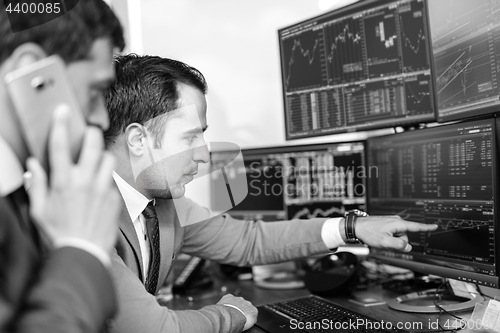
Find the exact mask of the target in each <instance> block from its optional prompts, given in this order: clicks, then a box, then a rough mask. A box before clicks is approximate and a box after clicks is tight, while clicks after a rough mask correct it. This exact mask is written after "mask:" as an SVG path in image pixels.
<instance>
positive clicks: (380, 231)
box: [105, 55, 436, 333]
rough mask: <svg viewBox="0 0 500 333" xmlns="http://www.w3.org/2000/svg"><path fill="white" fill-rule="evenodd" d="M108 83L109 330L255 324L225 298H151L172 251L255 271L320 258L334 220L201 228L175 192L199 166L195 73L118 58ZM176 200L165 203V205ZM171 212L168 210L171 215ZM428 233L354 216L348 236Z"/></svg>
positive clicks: (400, 240) (248, 308) (201, 85)
mask: <svg viewBox="0 0 500 333" xmlns="http://www.w3.org/2000/svg"><path fill="white" fill-rule="evenodd" d="M115 65H116V66H115V68H116V81H115V83H114V84H113V85H112V86H111V87H110V89H108V90H107V92H106V94H105V96H106V103H107V104H106V105H107V108H108V112H109V114H110V128H109V130H108V131H107V132H105V140H106V148H107V149H108V150H109V151H110V152H112V153H113V154H114V155H115V157H116V158H117V166H116V169H115V171H116V174H115V175H114V178H115V181H116V184H117V186H118V188H119V190H120V193H121V194H122V197H123V199H124V203H125V207H126V209H124V211H123V212H122V215H121V221H120V229H121V234H120V236H119V239H118V243H117V255H116V256H114V257H113V273H114V276H115V280H116V283H117V290H118V299H119V302H120V304H121V305H122V306H121V308H120V310H119V313H118V315H117V318H116V324H115V327H114V329H115V331H116V332H130V333H132V332H138V331H141V332H148V333H153V332H154V333H157V332H176V333H177V332H183V333H191V332H192V333H195V332H239V331H241V330H245V329H248V328H250V327H251V326H252V325H253V324H254V323H255V321H256V315H257V311H256V309H255V307H253V305H252V304H250V303H249V302H247V301H246V300H244V299H242V298H240V297H235V296H233V295H225V296H224V297H223V298H222V299H221V300H220V301H219V302H218V303H217V304H215V305H210V306H206V307H203V308H201V309H200V310H197V311H171V310H169V309H167V308H164V307H161V306H159V305H158V303H157V302H156V300H155V297H154V294H155V293H156V291H157V289H158V288H159V287H160V286H161V284H162V282H163V281H164V280H165V278H166V276H167V275H168V273H169V271H170V269H171V267H172V263H173V262H174V261H175V260H176V257H177V255H178V254H179V252H183V253H187V254H191V255H195V256H198V257H202V258H207V259H210V260H215V261H218V262H221V263H227V264H234V265H262V264H271V263H277V262H282V261H286V260H292V259H297V258H303V257H306V256H310V255H315V254H326V253H329V251H330V249H332V248H336V247H338V246H339V245H342V244H345V243H344V242H345V241H346V234H345V233H344V223H345V220H344V219H312V220H308V221H303V220H294V221H286V222H273V223H263V222H261V221H260V222H259V221H257V222H254V221H241V220H236V219H233V218H231V217H230V216H229V215H227V214H223V215H221V216H218V217H214V218H211V219H206V220H204V218H203V217H204V216H209V212H208V211H207V210H206V209H205V208H202V207H200V206H199V205H197V204H195V203H194V202H192V201H190V200H188V199H184V200H183V205H184V209H183V213H185V214H187V217H185V220H186V221H190V220H197V221H202V220H203V221H202V222H199V223H196V224H190V225H186V226H182V223H183V221H179V218H178V213H179V207H180V206H181V204H179V200H177V199H182V198H183V196H184V191H185V189H184V186H185V184H186V183H188V182H189V181H191V180H192V179H193V176H194V174H196V172H197V171H198V164H199V163H206V162H208V160H209V153H208V150H207V147H206V145H205V142H204V139H203V132H204V131H205V129H206V128H207V117H206V109H207V105H206V100H205V93H206V90H207V86H206V82H205V79H204V77H203V75H202V74H201V73H200V72H199V71H198V70H196V69H194V68H192V67H190V66H188V65H186V64H184V63H181V62H178V61H175V60H170V59H163V58H160V57H152V56H136V55H127V56H121V57H118V58H117V59H115ZM171 199H176V200H175V202H174V200H171ZM176 210H177V211H176ZM435 228H436V226H430V225H424V224H419V223H414V222H407V221H403V220H402V219H400V218H399V217H398V216H393V217H367V218H360V219H359V220H358V222H357V224H356V226H355V233H356V236H357V237H359V239H361V240H362V241H364V242H365V243H366V244H369V245H370V246H377V247H387V248H397V249H400V250H405V251H410V250H411V246H410V245H409V244H408V242H407V241H408V239H407V237H406V232H407V231H426V230H434V229H435Z"/></svg>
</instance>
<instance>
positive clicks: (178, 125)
mask: <svg viewBox="0 0 500 333" xmlns="http://www.w3.org/2000/svg"><path fill="white" fill-rule="evenodd" d="M178 90H179V97H180V98H179V103H178V109H177V110H174V111H171V112H169V113H167V114H166V115H163V116H166V117H167V120H166V122H165V125H164V126H165V127H164V135H163V137H162V138H161V140H160V142H159V147H158V146H157V147H155V145H154V144H153V142H152V136H151V135H148V144H149V149H150V151H149V152H148V153H147V154H145V155H146V156H145V158H147V159H148V161H147V163H148V164H147V165H146V167H145V168H141V169H143V170H137V169H136V183H137V186H138V187H140V188H142V189H143V190H145V192H147V193H148V194H149V196H150V197H154V198H164V199H170V198H174V199H177V198H180V197H182V196H183V195H184V194H185V185H186V184H187V183H189V182H190V181H192V180H193V178H194V176H195V175H196V174H197V173H198V164H199V163H207V162H208V161H209V157H210V156H209V153H208V149H207V147H206V144H205V140H204V137H203V132H204V131H205V129H206V128H207V119H206V110H207V104H206V100H205V96H204V95H203V93H202V92H201V91H199V90H198V89H196V88H193V87H190V86H186V85H180V86H179V88H178ZM151 160H152V161H151ZM137 171H138V172H137Z"/></svg>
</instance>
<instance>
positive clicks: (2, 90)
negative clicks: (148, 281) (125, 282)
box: [0, 0, 124, 333]
mask: <svg viewBox="0 0 500 333" xmlns="http://www.w3.org/2000/svg"><path fill="white" fill-rule="evenodd" d="M7 4H8V2H7V1H6V2H5V5H6V6H7ZM43 4H44V5H47V2H43ZM59 5H61V4H59ZM68 6H69V5H68ZM68 6H66V8H61V7H60V8H59V9H60V10H69V9H70V8H69V7H68ZM37 8H41V5H39V6H38V7H37ZM44 8H45V7H44ZM12 9H14V15H12V16H11V17H8V16H7V13H6V10H7V8H6V7H4V3H3V2H2V4H0V119H1V121H0V156H1V159H0V219H1V220H0V331H2V332H7V331H9V332H10V331H13V332H14V331H15V332H17V331H19V332H50V333H54V332H61V333H62V332H64V333H67V332H99V331H101V330H102V329H103V328H104V327H105V326H106V322H107V321H108V319H109V318H110V317H112V316H113V315H114V313H115V311H116V299H115V292H114V286H113V283H112V279H111V275H110V273H109V268H110V265H111V261H110V253H111V251H112V250H113V246H114V243H115V240H116V237H117V233H118V228H117V217H118V213H119V210H120V200H119V194H118V192H117V191H116V189H115V187H114V186H113V185H112V178H111V172H112V170H113V168H114V158H113V157H112V156H111V155H110V154H108V153H106V152H104V141H103V137H102V129H106V128H107V126H108V116H107V112H106V110H105V108H104V103H103V99H102V94H101V92H102V90H103V89H105V88H106V87H107V86H108V85H109V83H110V82H111V81H112V80H113V79H114V68H113V65H112V56H113V48H114V47H118V48H119V49H122V48H123V46H124V40H123V32H122V28H121V25H120V23H119V21H118V19H117V18H116V16H115V15H114V14H113V12H112V11H111V9H110V8H109V7H108V6H107V5H106V4H105V3H104V2H103V1H101V0H85V1H80V2H79V4H77V5H76V6H75V7H74V8H72V9H71V10H69V11H68V12H67V13H65V14H64V15H62V16H60V17H58V18H56V19H54V20H52V21H49V22H47V21H48V20H47V16H46V15H44V14H38V13H32V14H30V13H25V14H24V13H21V14H19V13H18V14H17V15H15V14H16V12H15V2H14V3H13V4H12V8H11V10H12ZM44 22H47V23H44ZM13 30H15V31H16V32H15V33H14V32H13ZM52 54H57V55H59V56H61V58H62V59H63V60H64V62H65V63H66V69H67V72H68V79H69V82H70V84H71V85H72V88H74V91H75V95H76V97H77V99H78V102H79V104H80V106H81V111H79V110H76V111H77V112H82V113H83V115H84V116H85V118H86V121H87V123H88V125H92V126H89V127H88V128H87V130H86V133H85V135H84V138H83V145H82V150H81V154H80V158H79V161H78V162H77V163H74V162H73V160H72V158H71V151H70V150H71V149H70V147H69V144H68V142H69V140H68V139H69V134H70V133H69V126H68V125H69V115H70V114H69V111H70V110H68V107H67V106H63V105H61V106H59V107H58V108H57V110H56V112H54V117H53V119H52V124H51V128H50V129H47V131H50V138H49V142H48V145H47V148H48V154H49V165H50V181H49V180H48V175H47V173H46V171H45V170H44V168H42V166H41V164H40V162H39V161H37V160H36V159H34V158H32V157H30V158H29V155H30V154H29V152H28V148H27V144H26V133H25V132H24V130H23V128H22V127H21V125H20V124H19V121H18V117H17V114H16V109H15V108H14V105H13V104H12V100H11V98H10V96H9V94H8V92H7V87H6V83H5V82H4V77H5V76H6V75H7V73H9V72H12V71H15V70H17V69H26V66H29V65H30V64H32V63H34V62H36V61H38V60H41V59H43V58H45V57H47V56H49V55H52ZM33 112H37V110H33ZM26 169H28V170H29V171H30V172H31V174H32V179H31V188H30V190H29V193H26V191H25V189H24V186H23V173H24V171H25V170H26Z"/></svg>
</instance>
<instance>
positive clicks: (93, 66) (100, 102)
mask: <svg viewBox="0 0 500 333" xmlns="http://www.w3.org/2000/svg"><path fill="white" fill-rule="evenodd" d="M67 69H68V74H69V77H70V80H71V82H72V83H73V88H74V90H75V94H76V96H77V98H78V102H79V104H80V106H81V109H82V112H83V115H84V117H85V119H86V120H87V123H88V124H89V125H96V126H98V127H100V128H102V129H103V130H105V129H107V128H108V127H109V118H108V113H107V111H106V107H105V105H104V98H103V95H102V92H103V91H104V89H106V88H107V87H108V86H109V84H110V83H111V82H113V80H114V78H115V69H114V66H113V46H112V42H111V40H110V39H109V38H99V39H97V40H95V41H94V43H93V44H92V47H91V49H90V50H89V53H88V55H87V57H86V58H85V59H83V60H79V61H75V62H72V63H70V64H68V66H67Z"/></svg>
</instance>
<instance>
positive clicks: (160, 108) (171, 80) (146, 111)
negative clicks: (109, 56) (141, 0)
mask: <svg viewBox="0 0 500 333" xmlns="http://www.w3.org/2000/svg"><path fill="white" fill-rule="evenodd" d="M115 70H116V79H115V82H114V83H113V84H112V85H111V86H109V87H108V89H107V90H106V91H105V93H104V99H105V101H106V107H107V109H108V113H109V122H110V125H109V129H108V130H107V131H106V132H105V133H104V138H105V141H106V147H109V146H110V145H111V144H112V143H113V142H114V140H115V138H116V137H117V136H118V135H120V134H122V133H124V131H125V129H126V128H127V126H128V125H130V124H132V123H139V124H141V125H146V122H148V121H150V122H149V123H148V124H147V125H148V130H149V131H151V133H152V135H153V136H154V138H153V139H154V144H155V147H157V148H158V147H160V146H161V145H160V142H161V140H162V138H163V135H164V128H165V126H164V124H165V121H166V118H167V117H160V116H162V115H165V114H166V113H168V112H170V111H173V110H175V109H177V108H178V105H179V104H178V103H179V90H178V88H179V85H182V84H184V85H187V86H191V87H193V88H196V89H198V90H199V91H201V92H202V93H203V94H206V93H207V89H208V88H207V82H206V81H205V77H204V76H203V74H201V72H200V71H199V70H197V69H196V68H193V67H191V66H189V65H187V64H185V63H183V62H180V61H177V60H172V59H166V58H161V57H156V56H147V55H146V56H139V55H136V54H128V55H123V56H118V57H116V58H115ZM151 120H152V121H151Z"/></svg>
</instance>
